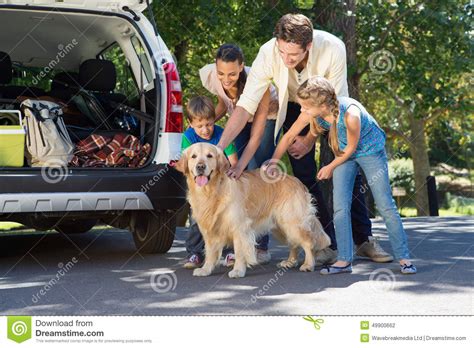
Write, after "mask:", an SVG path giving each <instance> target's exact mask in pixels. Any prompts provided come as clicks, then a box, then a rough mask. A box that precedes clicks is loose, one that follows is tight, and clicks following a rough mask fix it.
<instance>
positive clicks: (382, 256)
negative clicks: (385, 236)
mask: <svg viewBox="0 0 474 348" xmlns="http://www.w3.org/2000/svg"><path fill="white" fill-rule="evenodd" d="M356 248H357V251H356V255H357V256H359V257H365V258H369V259H371V260H372V261H374V262H392V261H393V256H392V255H390V254H389V253H387V252H386V251H385V250H383V249H382V247H381V246H380V244H379V242H378V241H377V238H375V237H372V236H371V237H369V240H368V241H367V242H364V243H362V244H361V245H357V246H356Z"/></svg>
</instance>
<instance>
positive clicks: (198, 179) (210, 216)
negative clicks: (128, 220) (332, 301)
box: [175, 143, 330, 278]
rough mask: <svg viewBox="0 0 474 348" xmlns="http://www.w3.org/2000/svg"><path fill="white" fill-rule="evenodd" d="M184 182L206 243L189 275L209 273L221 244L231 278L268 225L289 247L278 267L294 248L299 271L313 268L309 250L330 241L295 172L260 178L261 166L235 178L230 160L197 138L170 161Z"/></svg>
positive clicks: (241, 271) (292, 263)
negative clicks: (231, 256) (229, 253)
mask: <svg viewBox="0 0 474 348" xmlns="http://www.w3.org/2000/svg"><path fill="white" fill-rule="evenodd" d="M175 167H176V169H177V170H178V171H180V172H182V173H184V175H185V176H186V180H187V184H188V194H187V199H188V201H189V204H190V205H191V209H192V214H193V217H194V218H195V220H196V222H197V224H198V226H199V228H200V230H201V233H202V236H203V238H204V243H205V261H204V264H203V266H202V267H201V268H197V269H195V270H194V273H193V275H194V276H208V275H210V274H211V273H212V271H213V270H214V268H215V267H216V265H217V264H218V262H219V259H220V256H221V253H222V249H223V248H224V247H225V246H231V245H233V247H234V253H235V264H234V268H233V269H232V271H230V272H229V277H230V278H240V277H244V276H245V272H246V270H247V266H252V265H255V264H257V259H256V251H255V244H256V242H255V241H256V239H257V238H258V237H259V236H261V235H264V234H265V233H267V232H268V231H272V233H273V235H274V236H275V237H276V238H277V239H279V240H280V241H281V242H283V243H285V244H287V245H288V246H289V248H290V253H289V256H288V259H287V260H285V261H282V262H280V263H279V264H278V266H279V267H285V268H289V267H296V266H297V265H298V248H299V247H301V248H302V249H303V250H304V252H305V259H304V263H303V265H302V266H301V267H300V271H307V272H311V271H313V270H314V263H315V261H314V253H315V252H316V251H318V250H321V249H324V248H326V247H327V246H329V244H330V239H329V237H328V236H327V234H326V233H325V232H324V230H323V228H322V226H321V223H320V222H319V220H318V219H317V218H316V215H315V213H316V208H315V207H314V206H313V205H312V203H311V201H312V198H311V195H310V194H309V192H308V190H307V189H306V187H305V186H304V185H303V184H302V183H301V182H300V181H299V180H298V179H296V178H295V177H292V176H288V175H285V176H284V177H282V178H281V179H280V180H278V181H274V182H273V181H270V180H264V176H263V175H261V174H260V170H259V169H256V170H253V171H247V172H244V173H243V174H242V176H241V177H240V178H239V179H238V180H235V179H231V178H229V177H228V176H227V175H226V173H225V172H226V170H228V169H229V167H230V164H229V161H228V160H227V158H226V157H225V155H224V153H223V152H222V151H221V150H220V149H219V148H217V147H216V146H214V145H211V144H208V143H197V144H194V145H192V146H190V147H189V148H187V149H186V150H185V151H184V152H183V154H182V156H181V158H180V160H179V161H178V162H177V163H176V164H175Z"/></svg>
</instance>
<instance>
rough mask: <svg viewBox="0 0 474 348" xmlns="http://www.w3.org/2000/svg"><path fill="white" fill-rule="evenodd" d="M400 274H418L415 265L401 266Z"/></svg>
mask: <svg viewBox="0 0 474 348" xmlns="http://www.w3.org/2000/svg"><path fill="white" fill-rule="evenodd" d="M400 272H402V274H415V273H416V267H415V265H413V264H409V265H407V264H404V265H400Z"/></svg>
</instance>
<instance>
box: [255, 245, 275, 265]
mask: <svg viewBox="0 0 474 348" xmlns="http://www.w3.org/2000/svg"><path fill="white" fill-rule="evenodd" d="M271 259H272V254H270V252H269V251H268V250H262V249H257V262H258V263H259V264H260V265H265V264H267V263H269V262H270V260H271Z"/></svg>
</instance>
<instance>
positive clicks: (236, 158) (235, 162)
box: [227, 152, 239, 167]
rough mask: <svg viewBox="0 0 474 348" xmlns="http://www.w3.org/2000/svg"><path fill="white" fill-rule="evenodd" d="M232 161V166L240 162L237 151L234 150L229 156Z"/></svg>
mask: <svg viewBox="0 0 474 348" xmlns="http://www.w3.org/2000/svg"><path fill="white" fill-rule="evenodd" d="M227 158H228V159H229V162H230V166H231V167H235V166H236V165H237V163H238V162H239V158H238V156H237V152H234V153H233V154H232V155H229V156H227Z"/></svg>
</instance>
